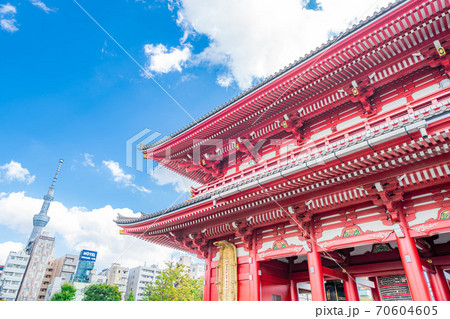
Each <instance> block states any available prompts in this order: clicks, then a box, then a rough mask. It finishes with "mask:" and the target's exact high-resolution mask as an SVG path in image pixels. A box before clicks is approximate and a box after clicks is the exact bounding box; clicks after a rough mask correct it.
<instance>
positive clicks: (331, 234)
mask: <svg viewBox="0 0 450 319" xmlns="http://www.w3.org/2000/svg"><path fill="white" fill-rule="evenodd" d="M343 230H344V227H339V228H335V229H329V230H324V231H323V232H322V237H320V238H318V239H317V242H318V243H321V242H324V241H326V240H331V239H333V238H335V237H337V236H341V234H342V231H343Z"/></svg>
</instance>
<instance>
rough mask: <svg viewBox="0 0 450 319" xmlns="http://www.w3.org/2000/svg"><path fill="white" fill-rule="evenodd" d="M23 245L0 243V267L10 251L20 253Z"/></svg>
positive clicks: (8, 242)
mask: <svg viewBox="0 0 450 319" xmlns="http://www.w3.org/2000/svg"><path fill="white" fill-rule="evenodd" d="M23 248H25V247H24V245H23V244H22V243H15V242H13V241H7V242H4V243H0V265H4V264H5V261H6V258H8V255H9V252H10V251H14V252H16V251H20V250H22V249H23Z"/></svg>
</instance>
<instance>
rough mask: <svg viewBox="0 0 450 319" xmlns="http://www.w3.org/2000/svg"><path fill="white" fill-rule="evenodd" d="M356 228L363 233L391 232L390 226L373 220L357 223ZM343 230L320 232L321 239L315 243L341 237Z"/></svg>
mask: <svg viewBox="0 0 450 319" xmlns="http://www.w3.org/2000/svg"><path fill="white" fill-rule="evenodd" d="M357 226H359V227H360V228H361V230H362V231H363V232H367V231H372V232H377V231H382V230H392V226H388V225H383V222H382V221H381V220H374V221H372V222H368V223H362V224H359V223H358V224H357ZM343 230H344V227H339V228H336V229H330V230H325V231H323V232H322V237H320V238H319V239H318V240H317V242H319V243H320V242H324V241H326V240H331V239H334V238H336V237H337V236H339V237H340V236H341V235H342V231H343Z"/></svg>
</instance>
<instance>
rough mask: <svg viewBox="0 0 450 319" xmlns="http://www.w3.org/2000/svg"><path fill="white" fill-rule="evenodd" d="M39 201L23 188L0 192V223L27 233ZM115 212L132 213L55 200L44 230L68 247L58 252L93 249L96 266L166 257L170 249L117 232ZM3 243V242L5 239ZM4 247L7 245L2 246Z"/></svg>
mask: <svg viewBox="0 0 450 319" xmlns="http://www.w3.org/2000/svg"><path fill="white" fill-rule="evenodd" d="M42 202H43V200H41V199H37V198H32V197H28V196H26V195H25V193H23V192H20V193H10V194H3V195H2V196H0V224H1V225H4V226H6V227H8V228H10V229H13V230H16V231H18V232H20V233H25V234H28V233H29V232H31V229H32V226H33V222H32V221H33V215H34V214H35V213H36V212H39V209H40V207H41V205H42ZM118 213H120V214H122V215H125V216H133V215H134V214H133V212H132V211H131V210H130V209H128V208H122V209H119V208H112V207H111V206H109V205H108V206H105V207H102V208H98V209H93V210H87V209H86V208H83V207H71V208H68V207H66V206H64V205H63V204H62V203H60V202H57V201H55V202H53V203H52V204H51V206H50V209H49V212H48V215H49V216H50V222H49V223H48V225H47V226H46V228H45V230H46V231H49V232H50V233H52V234H54V235H55V236H56V241H62V242H63V243H64V245H65V246H66V247H67V249H68V251H67V252H62V254H65V253H69V251H70V252H73V253H75V252H78V251H80V250H82V249H91V250H94V251H97V252H98V261H97V263H96V267H98V268H97V269H98V270H100V269H101V267H107V266H109V265H110V264H111V263H113V262H118V263H121V264H122V265H125V266H127V267H134V266H137V265H142V264H144V262H147V263H149V262H163V261H164V260H167V259H169V257H170V254H171V253H172V252H173V250H172V249H169V248H165V247H162V246H156V245H153V244H150V243H148V242H146V241H143V240H140V239H136V238H134V237H131V236H124V235H120V234H119V227H118V226H117V225H116V224H115V223H114V222H113V220H114V219H115V218H116V217H117V214H118ZM4 245H5V246H6V243H4ZM11 245H12V244H11ZM8 247H9V246H8ZM0 248H1V246H0ZM7 249H9V248H5V250H7ZM14 249H16V248H14ZM14 249H12V250H14ZM1 251H2V250H1V249H0V252H1ZM0 257H1V255H0ZM56 257H58V256H56ZM0 261H1V259H0Z"/></svg>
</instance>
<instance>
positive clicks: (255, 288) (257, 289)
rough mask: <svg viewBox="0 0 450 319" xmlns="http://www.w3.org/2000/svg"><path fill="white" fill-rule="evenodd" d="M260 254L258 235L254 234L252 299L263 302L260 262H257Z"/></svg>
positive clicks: (251, 268)
mask: <svg viewBox="0 0 450 319" xmlns="http://www.w3.org/2000/svg"><path fill="white" fill-rule="evenodd" d="M257 253H258V249H257V245H256V235H255V234H253V238H252V249H251V254H250V257H251V258H252V263H251V264H250V275H252V280H251V282H250V298H251V300H253V301H260V300H261V280H260V276H259V269H260V268H259V261H257V260H256V255H257Z"/></svg>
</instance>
